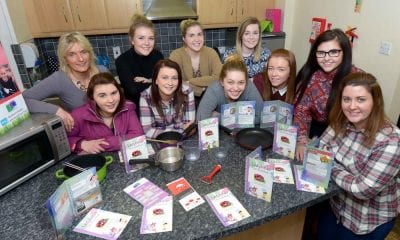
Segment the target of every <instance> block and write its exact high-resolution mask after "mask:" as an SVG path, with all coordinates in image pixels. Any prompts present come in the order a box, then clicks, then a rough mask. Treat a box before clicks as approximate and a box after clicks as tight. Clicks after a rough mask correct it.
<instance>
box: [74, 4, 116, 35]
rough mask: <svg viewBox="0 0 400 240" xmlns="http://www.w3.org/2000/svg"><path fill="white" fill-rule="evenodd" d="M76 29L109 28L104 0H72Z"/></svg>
mask: <svg viewBox="0 0 400 240" xmlns="http://www.w3.org/2000/svg"><path fill="white" fill-rule="evenodd" d="M70 4H71V12H72V16H73V19H74V23H75V29H76V30H97V29H107V28H108V19H107V14H106V8H105V5H104V0H70Z"/></svg>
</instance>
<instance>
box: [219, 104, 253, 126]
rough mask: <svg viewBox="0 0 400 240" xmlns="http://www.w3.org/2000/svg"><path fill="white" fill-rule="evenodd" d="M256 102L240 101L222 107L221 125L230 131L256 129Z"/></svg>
mask: <svg viewBox="0 0 400 240" xmlns="http://www.w3.org/2000/svg"><path fill="white" fill-rule="evenodd" d="M255 108H256V102H255V101H239V102H234V103H228V104H224V105H222V106H221V125H222V126H225V127H227V128H230V129H234V128H248V127H254V120H255V116H256V113H255Z"/></svg>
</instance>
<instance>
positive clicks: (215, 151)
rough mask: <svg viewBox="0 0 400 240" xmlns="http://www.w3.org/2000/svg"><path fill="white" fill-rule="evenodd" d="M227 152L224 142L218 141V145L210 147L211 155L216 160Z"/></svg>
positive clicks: (222, 157)
mask: <svg viewBox="0 0 400 240" xmlns="http://www.w3.org/2000/svg"><path fill="white" fill-rule="evenodd" d="M227 154H228V149H227V147H226V145H225V142H223V141H220V142H219V147H214V148H212V149H211V156H212V157H213V158H215V159H216V160H222V159H224V158H225V157H226V155H227Z"/></svg>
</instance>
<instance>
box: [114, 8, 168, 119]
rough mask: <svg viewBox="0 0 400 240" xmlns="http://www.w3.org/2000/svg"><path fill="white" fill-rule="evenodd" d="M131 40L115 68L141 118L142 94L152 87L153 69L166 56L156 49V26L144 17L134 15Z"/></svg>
mask: <svg viewBox="0 0 400 240" xmlns="http://www.w3.org/2000/svg"><path fill="white" fill-rule="evenodd" d="M129 40H130V42H131V44H132V47H131V48H130V49H129V50H128V51H126V52H124V53H123V54H121V56H119V57H118V58H117V60H116V61H115V66H116V68H117V73H118V77H119V80H120V82H121V85H122V87H123V88H124V90H125V96H126V98H127V99H129V100H131V101H132V102H134V103H135V104H136V113H137V115H138V116H139V115H140V111H139V99H140V93H141V92H142V91H143V90H145V89H146V88H148V87H149V86H150V85H151V76H152V74H153V68H154V66H155V65H156V63H157V62H158V60H161V59H164V56H163V54H162V53H161V52H160V51H158V50H157V49H155V48H154V45H155V30H154V24H153V23H152V22H151V21H150V20H148V19H147V18H146V17H144V16H143V15H139V14H135V15H133V17H132V19H131V25H130V27H129Z"/></svg>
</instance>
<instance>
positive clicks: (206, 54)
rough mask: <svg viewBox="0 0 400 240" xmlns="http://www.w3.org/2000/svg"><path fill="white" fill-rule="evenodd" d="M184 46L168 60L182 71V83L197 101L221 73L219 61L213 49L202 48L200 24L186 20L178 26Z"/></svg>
mask: <svg viewBox="0 0 400 240" xmlns="http://www.w3.org/2000/svg"><path fill="white" fill-rule="evenodd" d="M180 28H181V32H182V39H183V42H184V46H182V47H181V48H178V49H175V50H174V51H172V52H171V55H170V56H169V58H170V59H171V60H173V61H175V62H177V63H178V64H179V66H180V68H181V70H182V78H183V81H184V82H188V83H189V84H190V86H191V87H192V88H193V91H194V95H195V97H197V99H198V100H199V99H200V97H201V96H202V94H203V92H204V91H205V89H206V88H207V87H208V86H209V85H210V84H211V83H212V82H213V81H215V80H217V79H218V75H219V73H220V71H221V66H222V64H221V60H220V58H219V56H218V54H217V53H216V52H215V50H214V49H212V48H210V47H207V46H204V30H203V27H202V25H201V23H200V22H198V21H196V20H193V19H187V20H183V21H182V22H181V24H180Z"/></svg>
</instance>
